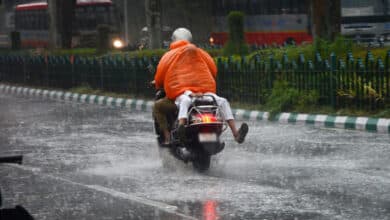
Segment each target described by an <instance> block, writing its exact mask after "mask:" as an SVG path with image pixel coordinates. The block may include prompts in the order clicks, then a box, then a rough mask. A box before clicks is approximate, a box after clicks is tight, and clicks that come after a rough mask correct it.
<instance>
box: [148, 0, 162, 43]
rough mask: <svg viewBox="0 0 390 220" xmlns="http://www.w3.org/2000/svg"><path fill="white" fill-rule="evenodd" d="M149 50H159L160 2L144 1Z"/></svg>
mask: <svg viewBox="0 0 390 220" xmlns="http://www.w3.org/2000/svg"><path fill="white" fill-rule="evenodd" d="M145 12H146V23H147V26H148V33H149V45H148V46H149V48H150V49H157V48H161V43H162V41H161V0H145Z"/></svg>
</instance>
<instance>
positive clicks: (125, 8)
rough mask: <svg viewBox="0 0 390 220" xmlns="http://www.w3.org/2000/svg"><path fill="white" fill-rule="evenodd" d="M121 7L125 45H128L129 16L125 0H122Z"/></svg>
mask: <svg viewBox="0 0 390 220" xmlns="http://www.w3.org/2000/svg"><path fill="white" fill-rule="evenodd" d="M123 9H124V17H125V22H124V23H125V45H126V46H128V45H129V20H128V19H129V17H128V8H127V0H123Z"/></svg>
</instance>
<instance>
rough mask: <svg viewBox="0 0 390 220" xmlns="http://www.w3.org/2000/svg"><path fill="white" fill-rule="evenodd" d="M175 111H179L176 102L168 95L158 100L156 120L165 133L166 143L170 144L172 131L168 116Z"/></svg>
mask: <svg viewBox="0 0 390 220" xmlns="http://www.w3.org/2000/svg"><path fill="white" fill-rule="evenodd" d="M175 111H177V108H176V105H175V103H174V102H173V101H172V100H170V99H168V98H166V97H165V98H162V99H160V100H157V101H156V102H155V104H154V107H153V116H154V117H155V119H156V122H157V124H158V125H159V127H160V130H161V132H162V133H163V135H164V144H168V143H169V142H170V132H169V127H168V120H167V116H168V115H169V114H173V113H174V112H175Z"/></svg>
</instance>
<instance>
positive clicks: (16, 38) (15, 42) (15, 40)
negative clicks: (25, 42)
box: [11, 31, 21, 50]
mask: <svg viewBox="0 0 390 220" xmlns="http://www.w3.org/2000/svg"><path fill="white" fill-rule="evenodd" d="M11 43H12V45H11V48H12V49H13V50H19V49H20V47H21V40H20V32H18V31H12V32H11Z"/></svg>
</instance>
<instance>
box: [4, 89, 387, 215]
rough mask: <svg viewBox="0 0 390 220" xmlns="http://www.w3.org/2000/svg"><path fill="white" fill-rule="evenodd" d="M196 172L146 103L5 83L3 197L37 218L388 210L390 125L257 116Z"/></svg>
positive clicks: (380, 212) (373, 212) (372, 212)
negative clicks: (34, 93) (165, 150)
mask: <svg viewBox="0 0 390 220" xmlns="http://www.w3.org/2000/svg"><path fill="white" fill-rule="evenodd" d="M224 138H225V140H226V142H227V143H226V148H225V150H224V151H223V152H222V153H221V154H220V155H218V156H217V157H216V158H214V160H213V161H212V165H211V169H210V171H209V172H207V173H205V174H198V173H196V172H194V171H193V170H192V168H191V167H190V166H185V165H184V164H182V163H175V161H172V163H171V165H173V167H174V168H170V169H165V168H163V167H162V163H161V159H160V157H159V153H158V150H157V147H156V142H155V136H154V134H153V124H152V121H151V117H150V113H147V112H146V113H145V112H139V111H133V112H132V111H130V110H124V109H114V108H109V107H100V106H95V105H80V104H76V103H65V102H56V101H47V100H46V101H43V100H39V99H36V98H31V99H29V98H21V97H15V96H11V95H1V94H0V155H13V154H19V153H21V154H23V155H24V163H23V166H18V165H0V187H1V189H2V193H3V197H4V198H3V200H4V201H3V207H12V206H14V205H16V204H22V205H23V206H24V207H25V208H26V209H27V210H29V212H30V213H32V214H33V216H34V217H35V218H36V219H292V220H297V219H390V143H389V142H390V141H389V140H390V136H389V135H387V134H386V135H384V134H374V133H364V132H357V131H345V130H336V129H316V128H312V127H303V126H299V125H296V126H294V125H278V124H272V123H264V122H261V123H259V122H258V123H250V132H249V134H248V137H247V141H246V143H244V144H242V145H238V144H236V143H234V142H233V140H232V138H231V136H230V133H229V132H225V135H224Z"/></svg>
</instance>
